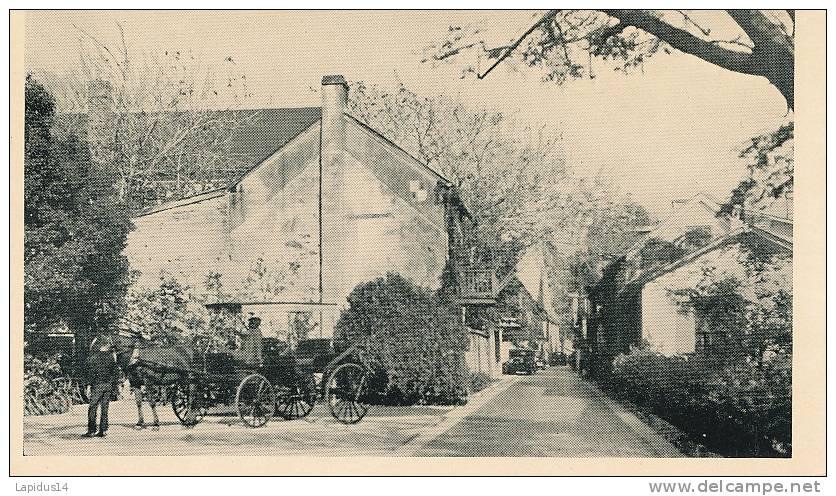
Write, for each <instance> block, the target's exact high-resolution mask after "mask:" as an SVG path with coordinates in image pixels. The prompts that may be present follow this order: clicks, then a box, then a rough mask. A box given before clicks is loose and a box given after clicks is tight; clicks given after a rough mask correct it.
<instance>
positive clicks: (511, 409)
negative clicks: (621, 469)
mask: <svg viewBox="0 0 836 496" xmlns="http://www.w3.org/2000/svg"><path fill="white" fill-rule="evenodd" d="M415 455H416V456H550V457H551V456H554V457H677V456H682V454H681V453H680V452H679V451H677V450H676V448H674V447H673V446H672V445H671V444H670V443H668V442H667V441H666V440H665V439H664V438H662V437H661V436H659V435H658V434H657V433H656V432H654V431H653V430H651V429H650V428H649V427H648V426H646V425H645V424H644V423H642V422H641V421H640V420H639V419H638V418H636V417H635V416H634V415H632V414H630V413H629V412H627V411H625V410H624V409H622V408H621V407H620V406H618V405H617V404H615V403H614V402H613V401H612V400H610V399H609V398H607V397H606V396H605V395H604V394H603V393H602V392H601V391H600V390H598V389H597V388H596V387H595V386H593V385H592V384H590V383H589V382H586V381H583V380H581V379H580V378H579V377H578V376H577V375H576V374H575V373H574V372H572V371H571V370H569V369H567V368H563V367H553V368H550V369H547V370H544V371H539V372H538V373H537V374H535V375H533V376H526V377H521V378H519V379H518V380H516V381H514V382H513V383H512V384H511V385H510V386H508V387H507V388H506V389H504V390H503V391H501V392H500V393H499V394H497V395H496V396H495V397H494V398H492V399H491V400H490V401H488V402H487V403H486V404H484V405H483V406H482V407H481V408H479V409H478V410H476V411H475V412H473V413H471V414H469V415H468V416H466V417H465V418H464V419H462V420H461V421H460V422H458V423H457V424H455V425H454V426H452V427H451V428H450V429H449V430H448V431H447V432H445V433H443V434H442V435H441V436H439V437H437V438H436V439H435V440H432V441H430V442H429V443H427V444H426V445H424V446H423V447H422V448H421V449H419V450H417V451H416V452H415Z"/></svg>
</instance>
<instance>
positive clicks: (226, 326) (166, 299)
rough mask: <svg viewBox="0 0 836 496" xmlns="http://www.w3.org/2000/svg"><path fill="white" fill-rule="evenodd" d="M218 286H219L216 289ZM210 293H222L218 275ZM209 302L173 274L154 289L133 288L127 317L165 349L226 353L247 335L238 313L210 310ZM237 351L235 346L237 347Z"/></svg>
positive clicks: (209, 285)
mask: <svg viewBox="0 0 836 496" xmlns="http://www.w3.org/2000/svg"><path fill="white" fill-rule="evenodd" d="M215 285H216V286H215ZM206 286H207V289H208V290H209V291H212V290H213V289H217V290H218V291H222V288H221V286H220V277H219V276H217V274H215V273H213V274H209V275H208V276H207V284H206ZM207 303H218V302H217V301H215V300H212V301H209V300H207V298H204V297H203V296H201V295H198V294H196V293H195V292H193V291H192V288H191V287H189V286H186V285H183V284H181V283H180V282H179V281H178V280H177V279H175V278H174V277H172V276H171V275H170V274H167V273H164V272H163V273H161V274H160V284H159V286H157V287H154V288H140V289H137V288H133V289H132V290H131V291H129V292H128V295H127V298H126V305H125V310H124V314H123V315H124V316H125V317H126V318H127V319H128V320H129V321H131V322H133V323H134V324H135V325H137V326H138V328H139V329H138V330H140V331H141V332H142V333H143V335H144V336H145V338H147V339H149V340H150V341H152V342H155V343H159V344H161V345H163V346H170V345H175V344H186V345H188V346H197V347H198V348H200V349H203V350H225V349H229V348H230V346H231V345H234V343H235V341H236V338H237V336H239V335H241V334H243V333H244V321H243V319H242V318H241V315H240V314H239V313H238V312H233V311H229V310H226V309H224V308H223V306H222V305H221V308H219V309H217V310H210V309H208V308H207V307H206V304H207ZM233 347H234V346H233Z"/></svg>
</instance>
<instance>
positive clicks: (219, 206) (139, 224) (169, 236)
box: [124, 194, 229, 290]
mask: <svg viewBox="0 0 836 496" xmlns="http://www.w3.org/2000/svg"><path fill="white" fill-rule="evenodd" d="M133 223H134V227H135V229H134V230H133V231H131V233H130V234H129V235H128V241H127V245H126V247H125V251H124V253H125V255H126V256H127V257H128V260H129V261H130V268H131V270H133V271H137V272H138V275H139V277H138V279H137V280H136V281H135V283H134V284H135V286H138V287H144V288H154V287H159V284H160V275H161V273H162V272H163V271H165V272H166V273H168V274H170V275H171V276H173V277H175V278H176V279H177V280H178V281H180V282H182V283H185V284H187V285H189V286H192V287H193V288H195V289H197V290H202V288H203V284H204V281H205V279H206V275H207V274H208V273H209V272H211V271H215V270H219V268H221V270H222V268H223V267H224V265H225V263H226V262H227V261H228V253H229V252H228V247H229V244H228V236H227V234H228V233H227V200H226V196H225V195H223V194H221V195H220V196H216V197H214V198H209V199H206V200H203V201H199V202H195V203H190V204H188V205H183V206H179V207H175V208H171V209H168V210H163V211H160V212H156V213H153V214H149V215H144V216H141V217H137V218H134V219H133Z"/></svg>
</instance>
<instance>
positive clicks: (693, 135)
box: [25, 11, 786, 217]
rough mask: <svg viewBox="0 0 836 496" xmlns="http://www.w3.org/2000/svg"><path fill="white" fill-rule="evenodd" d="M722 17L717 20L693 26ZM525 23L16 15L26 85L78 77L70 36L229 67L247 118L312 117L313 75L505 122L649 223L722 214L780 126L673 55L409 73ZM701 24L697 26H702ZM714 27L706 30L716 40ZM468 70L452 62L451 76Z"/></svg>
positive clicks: (778, 104)
mask: <svg viewBox="0 0 836 496" xmlns="http://www.w3.org/2000/svg"><path fill="white" fill-rule="evenodd" d="M704 15H706V16H724V15H725V14H722V13H721V12H714V13H708V14H704ZM536 16H538V14H537V13H535V12H530V11H529V12H512V11H502V12H488V11H431V12H415V11H410V12H405V11H381V12H362V11H340V12H334V11H311V12H290V11H283V12H275V11H274V12H253V11H247V12H199V13H178V12H174V11H164V12H151V11H131V12H104V13H101V12H93V11H84V12H72V11H55V12H43V11H41V12H30V13H27V19H26V25H25V30H26V31H25V43H26V47H25V63H26V68H27V71H29V72H33V73H34V74H35V75H37V74H39V73H50V74H58V75H60V74H64V73H68V72H72V71H74V70H75V69H76V68H77V66H78V64H79V53H80V41H79V40H80V39H81V38H84V37H85V35H83V34H82V33H81V31H79V29H81V30H83V31H84V32H86V33H88V34H89V35H92V36H94V37H96V38H97V39H99V40H100V41H102V42H103V43H105V44H109V45H113V44H118V43H119V36H120V34H119V29H118V27H117V23H119V24H121V25H122V27H123V28H124V33H125V40H126V44H127V46H128V47H129V49H130V50H132V51H136V52H158V53H159V52H162V51H165V50H178V51H181V52H188V51H191V52H193V53H196V54H198V55H199V57H200V58H201V59H202V60H204V61H205V63H206V64H216V63H217V64H220V63H221V61H223V60H224V59H225V58H226V57H232V58H233V60H234V61H235V64H236V69H240V71H241V73H243V74H246V77H247V82H248V83H247V84H248V89H249V91H250V92H251V93H252V94H253V96H252V97H251V98H250V100H249V101H248V103H247V106H250V107H290V106H317V105H319V98H320V96H319V95H318V94H317V93H316V92H315V89H316V88H317V87H318V86H319V82H320V79H321V77H322V76H323V75H326V74H343V75H345V77H346V78H347V79H348V80H362V81H365V82H366V83H372V84H377V85H381V86H389V87H391V86H394V85H395V84H396V82H398V81H400V82H403V84H404V85H406V86H407V87H408V88H409V89H411V90H412V91H414V92H416V93H417V94H419V95H426V96H436V95H445V96H448V97H455V98H458V99H460V100H461V101H463V102H464V103H466V104H467V105H469V106H472V107H474V108H487V109H490V110H493V111H501V112H504V113H506V114H510V115H513V116H514V118H515V119H516V120H518V121H519V122H520V123H521V124H523V125H530V126H532V127H535V128H540V127H541V126H543V125H545V126H546V129H547V132H549V133H553V135H554V136H555V137H559V138H560V143H561V147H562V150H563V154H564V156H565V157H566V160H567V163H568V165H569V167H570V168H571V169H572V170H574V171H575V172H576V173H577V174H579V175H582V176H592V175H595V174H598V173H603V174H604V175H605V176H606V177H607V178H608V179H610V180H611V182H612V184H613V185H614V186H615V187H616V188H617V189H618V190H619V191H620V192H621V193H623V194H630V195H631V197H632V198H633V199H634V200H635V201H637V202H639V203H641V204H642V205H644V206H645V207H646V208H648V209H649V210H650V212H651V213H652V214H653V215H655V216H657V217H664V216H665V215H666V214H668V213H669V212H670V210H671V202H672V201H673V200H677V199H682V198H689V197H691V196H693V195H694V194H696V193H698V192H703V193H706V194H708V195H710V196H712V197H715V198H717V199H718V200H722V199H724V198H726V197H727V196H728V193H729V191H730V190H731V188H733V187H734V186H735V185H736V184H737V183H738V182H739V180H740V179H741V178H742V177H743V176H744V175H745V173H746V163H745V161H743V160H742V159H740V158H738V156H737V155H738V153H739V150H740V149H741V148H742V147H743V146H745V144H746V143H747V142H748V140H749V138H750V137H752V136H755V135H758V134H762V133H767V132H770V131H773V130H774V129H776V128H777V127H778V126H779V125H780V124H781V123H782V122H783V121H784V120H785V118H786V105H785V103H784V100H783V98H782V97H781V95H780V94H779V93H778V91H777V90H775V89H774V88H773V87H772V86H771V85H769V83H768V82H766V80H764V79H761V78H756V77H752V76H745V75H740V74H736V73H732V72H729V71H726V70H724V69H721V68H718V67H716V66H713V65H711V64H709V63H707V62H704V61H701V60H699V59H697V58H695V57H692V56H689V55H685V54H682V53H678V52H674V53H673V54H672V55H665V54H658V55H656V56H654V57H653V58H651V59H650V60H649V61H648V62H647V63H646V64H645V66H644V68H643V70H642V71H639V72H635V73H632V74H629V75H623V74H621V73H616V72H613V71H608V70H606V69H605V68H604V67H596V76H597V77H596V78H595V79H591V80H590V79H583V80H571V81H568V82H567V83H565V84H563V85H556V84H555V83H550V82H542V80H541V74H540V73H539V72H537V71H535V70H531V69H527V68H524V67H523V68H515V67H514V64H503V65H502V66H500V67H499V68H497V69H496V70H494V71H493V72H492V73H491V74H490V76H489V77H487V78H485V79H483V80H477V79H475V78H473V77H469V78H464V79H462V78H461V77H460V76H461V68H462V67H461V65H455V64H453V65H450V64H445V65H441V66H436V67H433V66H432V65H431V64H426V63H422V62H421V59H422V58H423V49H424V48H425V47H427V46H429V45H431V44H433V43H436V42H438V41H440V40H442V39H443V38H444V35H445V32H446V31H447V29H448V26H450V25H451V24H452V25H462V24H480V25H482V26H484V27H485V28H486V32H487V36H488V37H489V38H490V39H491V40H496V41H497V42H507V41H509V40H511V39H513V38H516V37H517V36H518V35H519V34H520V33H521V32H523V31H524V30H525V29H526V28H527V27H528V26H529V25H530V24H531V22H532V19H533V18H534V17H536ZM709 20H710V19H709ZM723 22H724V19H719V18H718V25H720V26H722V25H723ZM465 62H468V60H462V64H463V63H465Z"/></svg>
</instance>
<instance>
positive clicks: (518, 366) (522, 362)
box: [503, 348, 537, 375]
mask: <svg viewBox="0 0 836 496" xmlns="http://www.w3.org/2000/svg"><path fill="white" fill-rule="evenodd" d="M503 368H504V369H505V370H504V372H505V373H506V374H510V375H513V374H520V373H522V374H533V373H534V372H536V371H537V366H536V363H535V359H534V350H529V349H526V348H515V349H513V350H510V351H509V352H508V361H507V362H505V365H504V367H503Z"/></svg>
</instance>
